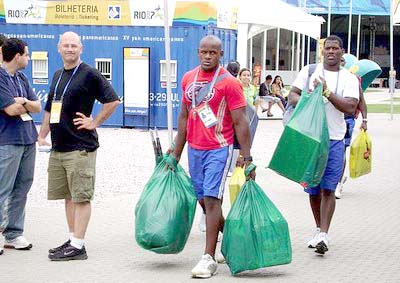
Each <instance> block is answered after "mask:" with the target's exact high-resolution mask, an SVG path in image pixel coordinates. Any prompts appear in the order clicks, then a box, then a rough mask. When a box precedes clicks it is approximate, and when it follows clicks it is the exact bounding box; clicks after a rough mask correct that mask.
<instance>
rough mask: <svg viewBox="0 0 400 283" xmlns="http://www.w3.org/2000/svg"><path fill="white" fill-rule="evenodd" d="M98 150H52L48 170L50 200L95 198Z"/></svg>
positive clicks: (76, 200) (86, 199) (48, 196)
mask: <svg viewBox="0 0 400 283" xmlns="http://www.w3.org/2000/svg"><path fill="white" fill-rule="evenodd" d="M95 171H96V151H93V152H87V151H85V150H76V151H71V152H58V151H52V152H51V153H50V159H49V167H48V169H47V172H48V187H49V188H48V193H47V198H48V199H49V200H56V199H72V201H73V202H85V201H90V200H92V199H93V195H94V181H95V173H96V172H95Z"/></svg>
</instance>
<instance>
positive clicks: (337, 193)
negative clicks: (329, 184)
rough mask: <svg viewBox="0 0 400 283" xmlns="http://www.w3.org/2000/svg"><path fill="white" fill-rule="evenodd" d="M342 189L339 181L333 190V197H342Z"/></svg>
mask: <svg viewBox="0 0 400 283" xmlns="http://www.w3.org/2000/svg"><path fill="white" fill-rule="evenodd" d="M342 191H343V184H342V183H339V184H338V185H337V187H336V190H335V198H336V199H340V198H341V197H342Z"/></svg>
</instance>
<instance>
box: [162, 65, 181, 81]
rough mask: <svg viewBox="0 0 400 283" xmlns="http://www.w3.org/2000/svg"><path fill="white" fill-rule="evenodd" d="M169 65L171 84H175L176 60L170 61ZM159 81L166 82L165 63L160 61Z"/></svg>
mask: <svg viewBox="0 0 400 283" xmlns="http://www.w3.org/2000/svg"><path fill="white" fill-rule="evenodd" d="M170 63H171V82H172V83H176V78H177V64H176V60H170ZM160 81H161V82H166V81H167V61H166V60H160Z"/></svg>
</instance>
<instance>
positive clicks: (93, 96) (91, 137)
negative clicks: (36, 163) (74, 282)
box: [38, 31, 119, 261]
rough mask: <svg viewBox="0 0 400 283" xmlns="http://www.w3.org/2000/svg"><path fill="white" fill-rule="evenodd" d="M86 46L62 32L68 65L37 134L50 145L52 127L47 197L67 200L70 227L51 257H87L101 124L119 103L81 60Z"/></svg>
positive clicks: (57, 78)
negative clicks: (97, 104) (95, 110)
mask: <svg viewBox="0 0 400 283" xmlns="http://www.w3.org/2000/svg"><path fill="white" fill-rule="evenodd" d="M82 50H83V47H82V43H81V40H80V38H79V36H78V34H76V33H74V32H71V31H69V32H65V33H64V34H63V35H62V36H61V37H60V42H59V44H58V52H59V53H60V55H61V58H62V60H63V62H64V66H63V68H62V69H60V70H58V71H57V72H56V73H55V74H54V76H53V81H52V83H51V86H50V92H49V96H48V99H47V102H46V106H45V113H44V117H43V122H42V126H41V128H40V132H39V138H38V143H39V145H40V146H44V145H47V146H49V145H50V144H49V143H48V142H47V141H46V136H47V135H48V134H49V132H51V143H52V151H51V153H50V159H49V165H48V199H49V200H57V199H64V200H65V211H66V218H67V223H68V229H69V235H68V238H69V239H68V240H67V241H66V242H65V243H64V244H62V245H61V246H59V247H56V248H53V249H50V250H49V255H48V257H49V259H50V260H52V261H67V260H85V259H87V253H86V249H85V242H84V238H85V234H86V230H87V227H88V224H89V219H90V216H91V200H93V195H94V184H95V171H96V152H97V148H98V147H99V142H98V136H97V132H96V128H97V127H99V126H100V125H101V124H102V123H103V122H104V121H105V120H106V119H107V118H108V117H109V116H110V115H111V114H112V113H113V112H114V110H115V108H116V107H117V106H118V104H119V98H118V96H117V94H116V93H115V91H114V89H113V88H112V86H111V85H110V83H109V82H108V81H107V80H106V79H105V78H104V76H103V75H102V74H101V73H100V72H99V71H98V70H96V69H94V68H92V67H90V66H89V65H87V64H86V63H84V62H82V61H81V57H80V56H81V54H82ZM95 100H98V101H100V102H101V103H103V108H102V110H101V111H100V112H99V113H98V115H97V116H96V117H95V118H93V117H92V115H91V114H92V110H93V105H94V102H95Z"/></svg>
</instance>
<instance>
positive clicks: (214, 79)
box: [192, 66, 221, 109]
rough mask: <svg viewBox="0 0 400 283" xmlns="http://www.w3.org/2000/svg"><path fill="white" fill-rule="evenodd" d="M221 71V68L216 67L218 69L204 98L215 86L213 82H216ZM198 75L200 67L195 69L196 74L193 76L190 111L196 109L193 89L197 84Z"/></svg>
mask: <svg viewBox="0 0 400 283" xmlns="http://www.w3.org/2000/svg"><path fill="white" fill-rule="evenodd" d="M220 69H221V66H218V69H217V70H216V71H215V74H214V77H213V79H212V81H211V85H210V89H209V91H208V93H207V95H206V96H205V97H208V96H209V95H210V93H211V91H212V89H213V87H214V85H215V82H216V81H217V77H218V74H219V70H220ZM199 73H200V67H199V68H198V69H197V73H196V75H195V76H194V81H193V89H192V109H194V108H195V107H196V96H195V89H196V83H197V77H198V76H199ZM206 103H207V102H206Z"/></svg>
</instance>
